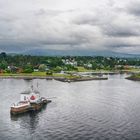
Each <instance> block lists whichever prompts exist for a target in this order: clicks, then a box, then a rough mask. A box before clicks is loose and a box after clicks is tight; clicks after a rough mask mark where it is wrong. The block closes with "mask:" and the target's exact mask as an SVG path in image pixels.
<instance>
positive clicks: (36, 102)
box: [10, 86, 51, 115]
mask: <svg viewBox="0 0 140 140" xmlns="http://www.w3.org/2000/svg"><path fill="white" fill-rule="evenodd" d="M49 102H51V100H48V99H46V98H45V97H40V92H39V91H38V90H34V89H33V86H32V87H31V89H30V90H28V91H24V92H22V93H21V96H20V101H19V102H17V103H14V104H12V106H11V109H10V113H11V114H14V115H15V114H21V113H25V112H29V111H38V110H40V109H42V107H43V106H44V105H46V104H47V103H49Z"/></svg>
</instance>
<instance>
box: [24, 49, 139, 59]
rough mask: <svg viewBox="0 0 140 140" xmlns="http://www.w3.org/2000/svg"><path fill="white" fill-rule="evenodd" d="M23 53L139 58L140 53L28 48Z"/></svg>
mask: <svg viewBox="0 0 140 140" xmlns="http://www.w3.org/2000/svg"><path fill="white" fill-rule="evenodd" d="M22 54H23V55H36V56H105V57H128V58H134V57H135V58H136V57H138V58H140V54H126V53H116V52H112V51H91V50H39V49H36V50H29V51H26V52H24V53H22Z"/></svg>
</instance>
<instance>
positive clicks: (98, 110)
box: [0, 75, 140, 140]
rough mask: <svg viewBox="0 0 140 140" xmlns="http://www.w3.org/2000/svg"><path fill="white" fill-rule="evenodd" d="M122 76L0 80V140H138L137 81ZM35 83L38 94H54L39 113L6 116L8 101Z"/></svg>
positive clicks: (139, 94)
mask: <svg viewBox="0 0 140 140" xmlns="http://www.w3.org/2000/svg"><path fill="white" fill-rule="evenodd" d="M124 76H126V75H113V76H109V80H107V81H87V82H76V83H62V82H59V81H55V80H52V81H47V80H33V81H25V80H12V79H9V80H8V79H7V80H6V79H5V80H4V79H3V80H0V140H136V139H138V140H139V139H140V82H134V81H129V80H126V79H124ZM37 82H39V90H40V92H41V93H42V96H46V97H54V96H55V97H57V98H56V99H53V102H52V103H50V104H48V105H47V107H46V108H44V109H43V110H42V111H41V112H38V113H32V114H31V113H29V114H24V115H21V116H18V117H11V116H10V113H9V111H10V105H11V104H12V103H14V102H16V101H18V100H19V99H20V94H19V93H20V92H22V91H23V90H25V89H27V87H29V86H30V85H31V83H34V84H36V83H37Z"/></svg>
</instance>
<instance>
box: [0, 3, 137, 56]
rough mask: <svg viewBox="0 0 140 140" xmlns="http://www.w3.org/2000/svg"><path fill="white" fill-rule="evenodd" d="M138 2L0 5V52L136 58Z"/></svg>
mask: <svg viewBox="0 0 140 140" xmlns="http://www.w3.org/2000/svg"><path fill="white" fill-rule="evenodd" d="M139 7H140V2H139V1H138V0H136V1H133V0H123V1H122V0H100V1H99V0H76V1H75V0H71V1H70V0H13V1H11V0H0V51H7V52H24V51H27V50H32V49H43V50H44V49H52V50H54V51H55V50H92V51H94V50H95V51H98V50H99V51H100V50H101V51H103V50H105V51H114V52H123V53H124V52H125V53H133V54H135V53H140V18H139V17H140V9H139Z"/></svg>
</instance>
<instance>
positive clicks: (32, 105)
mask: <svg viewBox="0 0 140 140" xmlns="http://www.w3.org/2000/svg"><path fill="white" fill-rule="evenodd" d="M50 102H51V100H46V99H44V100H43V101H41V102H39V103H30V106H25V107H18V108H17V107H11V110H10V113H11V114H12V115H17V114H22V113H26V112H30V111H38V110H41V109H42V108H43V107H44V106H45V105H46V104H47V103H50Z"/></svg>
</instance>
